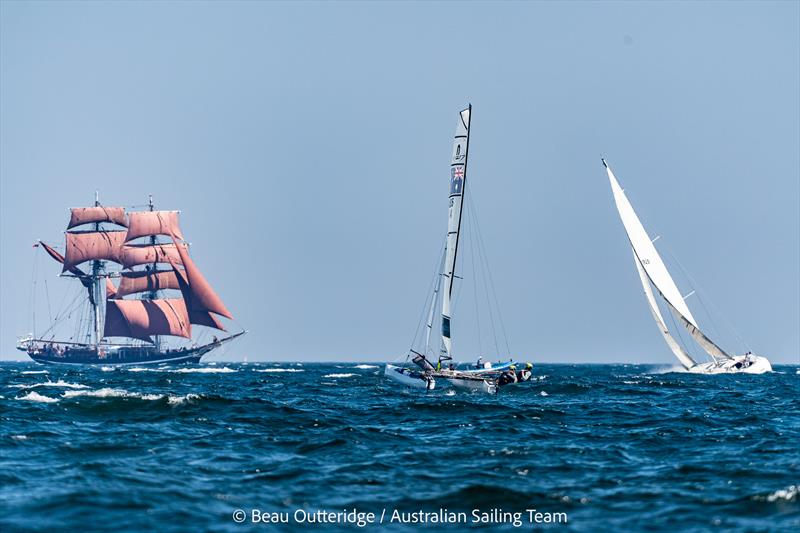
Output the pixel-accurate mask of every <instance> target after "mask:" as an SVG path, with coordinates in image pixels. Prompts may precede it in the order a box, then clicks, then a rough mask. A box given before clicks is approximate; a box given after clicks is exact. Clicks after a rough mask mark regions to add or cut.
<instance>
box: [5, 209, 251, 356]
mask: <svg viewBox="0 0 800 533" xmlns="http://www.w3.org/2000/svg"><path fill="white" fill-rule="evenodd" d="M87 228H88V229H87ZM159 236H162V237H168V238H169V241H168V242H160V239H159ZM65 237H66V247H65V252H64V254H61V253H60V252H59V251H57V250H56V249H55V247H53V246H51V245H49V244H46V243H45V242H43V241H38V243H37V244H35V245H34V246H35V247H39V248H41V249H43V250H44V251H46V252H47V254H48V255H49V256H50V257H52V258H53V259H54V260H56V261H57V262H59V263H61V264H62V266H63V268H62V273H61V276H62V278H66V279H73V280H77V281H79V282H80V283H81V285H83V287H84V288H85V291H84V292H83V294H82V295H81V296H79V297H78V301H77V302H76V303H77V306H76V307H75V308H74V309H73V310H72V311H77V312H75V313H73V312H67V313H59V314H58V315H57V316H56V319H55V320H53V323H51V324H50V326H49V327H48V328H47V330H46V331H45V332H44V334H41V335H39V336H37V335H35V334H30V335H28V336H26V337H23V338H22V339H20V340H19V342H18V343H17V348H18V349H19V350H22V351H24V352H25V353H27V354H28V356H29V357H30V358H31V359H33V360H34V361H36V362H37V363H49V364H77V365H84V364H103V365H132V364H136V365H141V364H155V363H196V362H199V361H200V359H201V358H202V357H203V356H204V355H205V354H207V353H209V352H210V351H212V350H214V349H216V348H219V347H220V346H222V345H224V344H226V343H228V342H230V341H231V340H233V339H235V338H237V337H239V336H241V335H243V334H244V333H245V332H244V331H240V332H238V333H235V334H233V335H228V336H225V337H222V338H217V336H216V335H213V336H212V338H211V339H210V340H209V341H207V342H204V343H197V342H192V343H190V344H186V343H185V342H184V343H183V344H177V345H171V344H170V343H169V342H168V341H167V339H166V338H175V339H178V338H184V339H189V340H191V339H192V325H199V326H205V327H209V328H213V329H216V330H219V331H223V332H224V331H226V329H225V326H224V325H223V324H222V322H220V320H219V318H218V317H225V318H228V319H232V318H233V315H231V313H230V311H228V309H227V307H225V304H224V303H223V302H222V300H221V299H220V297H219V296H218V295H217V293H216V292H215V291H214V289H213V288H212V287H211V284H209V283H208V281H207V280H206V278H205V277H204V276H203V274H202V273H201V272H200V269H198V268H197V266H196V265H195V263H194V261H193V260H192V259H191V257H190V256H189V249H188V248H189V246H188V243H186V242H185V241H184V240H183V234H182V233H181V229H180V226H179V224H178V211H156V210H154V208H153V201H152V198H151V199H150V202H149V204H148V209H147V210H146V211H128V212H126V210H125V209H124V208H122V207H107V206H103V205H100V202H99V201H98V199H97V197H95V204H94V206H91V207H78V208H73V209H71V217H70V221H69V224H68V226H67V231H66V233H65ZM84 263H88V264H89V267H90V268H89V270H88V271H87V270H85V267H83V266H82V265H83V264H84ZM113 264H119V265H121V266H122V269H119V270H117V269H113V268H112V267H111V265H113ZM159 265H161V268H159ZM112 279H119V285H115V284H114V283H113V281H112ZM165 291H170V292H172V295H169V296H167V295H166V294H167V293H166V292H165ZM126 296H129V297H130V298H125V297H126ZM82 302H86V303H88V313H87V312H86V308H85V305H86V304H85V303H84V304H83V305H81V303H82ZM73 314H75V315H77V316H76V318H77V321H75V322H74V323H73V334H72V336H71V337H68V338H67V339H62V340H56V339H55V338H54V336H55V335H54V333H53V331H54V328H56V327H57V326H58V325H59V324H60V323H62V322H65V321H69V319H70V317H71V316H73ZM34 325H35V323H34ZM165 337H166V338H165ZM114 339H119V340H114Z"/></svg>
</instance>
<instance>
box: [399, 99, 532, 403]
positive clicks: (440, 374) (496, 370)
mask: <svg viewBox="0 0 800 533" xmlns="http://www.w3.org/2000/svg"><path fill="white" fill-rule="evenodd" d="M471 115H472V106H469V107H468V108H467V109H464V110H463V111H461V112H460V113H459V116H458V124H457V126H456V133H455V138H454V141H453V157H452V159H451V163H450V195H449V208H448V222H447V238H446V240H445V247H444V251H443V253H442V258H441V261H440V266H439V269H438V271H437V273H436V281H435V282H434V284H433V285H434V287H433V294H432V295H431V298H430V308H429V311H428V315H427V316H428V319H427V322H426V324H425V331H426V333H425V335H426V339H425V347H424V348H421V349H420V350H414V349H413V348H412V349H411V350H410V352H409V354H408V355H407V356H406V357H405V362H404V363H403V364H399V363H398V364H387V365H386V369H385V374H386V376H387V377H389V378H390V379H392V380H394V381H397V382H399V383H403V384H405V385H409V386H412V387H418V388H425V389H428V390H431V389H433V388H435V386H436V380H437V378H440V379H443V380H445V382H447V383H450V384H452V385H454V386H456V387H459V388H465V389H474V390H483V391H486V392H490V393H494V392H497V390H498V388H500V387H503V386H505V385H510V384H516V383H520V382H523V381H528V380H529V379H530V378H531V368H532V365H531V364H530V363H528V364H527V365H525V366H524V367H522V365H520V369H519V370H518V369H517V365H516V364H515V363H514V362H513V360H508V361H506V362H502V363H500V362H498V363H496V364H492V363H490V362H485V363H484V362H483V359H482V358H478V362H477V363H471V364H468V363H460V364H455V363H453V341H452V337H451V324H452V311H453V309H452V308H453V286H454V282H455V279H456V278H457V277H459V276H456V274H455V270H456V259H457V257H458V251H459V237H460V235H461V219H462V212H463V209H464V197H465V195H466V184H467V158H468V155H469V134H470V119H471ZM439 298H441V301H442V313H441V342H440V349H439V352H438V359H437V361H436V363H433V362H432V358H434V357H436V356H437V354H431V353H430V352H431V350H430V349H431V343H430V341H431V332H432V331H433V327H434V314H435V307H436V303H437V300H438V299H439ZM410 363H413V365H414V366H412V365H411V364H410Z"/></svg>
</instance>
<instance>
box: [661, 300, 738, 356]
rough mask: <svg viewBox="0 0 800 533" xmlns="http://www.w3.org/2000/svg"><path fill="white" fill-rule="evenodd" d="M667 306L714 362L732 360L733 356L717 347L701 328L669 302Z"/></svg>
mask: <svg viewBox="0 0 800 533" xmlns="http://www.w3.org/2000/svg"><path fill="white" fill-rule="evenodd" d="M667 305H668V306H669V307H670V309H672V312H673V313H674V314H675V316H677V317H678V320H679V321H680V323H681V324H682V325H683V327H685V328H686V331H688V332H689V335H691V336H692V338H693V339H694V340H695V341H697V344H699V345H700V346H701V347H702V348H703V349H704V350H705V351H706V352H707V353H708V355H710V356H711V357H712V358H714V360H718V359H730V358H731V356H730V355H729V354H728V353H727V352H726V351H725V350H723V349H722V348H720V347H719V346H717V345H716V344H715V343H714V341H712V340H711V339H710V338H708V336H707V335H706V334H705V333H703V332H702V331H701V330H700V328H698V327H697V326H695V325H694V324H692V323H691V322H689V321H688V320H686V318H685V317H684V316H682V315H681V314H680V312H679V311H678V310H677V309H675V307H673V306H672V305H671V304H670V303H669V302H667Z"/></svg>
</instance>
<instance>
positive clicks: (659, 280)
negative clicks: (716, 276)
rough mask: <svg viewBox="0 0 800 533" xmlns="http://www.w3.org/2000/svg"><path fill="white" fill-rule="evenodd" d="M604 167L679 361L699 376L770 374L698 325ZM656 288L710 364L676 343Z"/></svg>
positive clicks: (762, 363)
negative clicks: (731, 351) (697, 358)
mask: <svg viewBox="0 0 800 533" xmlns="http://www.w3.org/2000/svg"><path fill="white" fill-rule="evenodd" d="M602 161H603V166H604V167H605V169H606V172H607V173H608V179H609V181H610V182H611V191H612V192H613V193H614V202H615V203H616V206H617V211H619V216H620V218H621V219H622V225H623V226H624V227H625V231H626V232H627V234H628V239H629V240H630V244H631V249H632V251H633V261H634V263H635V264H636V270H637V271H638V272H639V280H640V281H641V282H642V287H643V289H644V294H645V297H646V298H647V303H648V305H649V306H650V311H651V312H652V314H653V318H654V319H655V321H656V324H657V325H658V329H659V331H661V334H662V335H663V336H664V340H665V341H666V342H667V345H668V346H669V348H670V349H671V350H672V353H674V354H675V357H677V358H678V361H680V363H681V364H682V365H683V366H684V367H685V368H686V369H687V370H688V371H689V372H694V373H698V374H728V373H734V372H743V373H747V374H762V373H764V372H771V371H772V365H770V362H769V360H768V359H767V358H766V357H763V356H759V355H754V354H752V353H749V352H748V353H746V354H744V355H733V354H729V353H727V352H726V351H725V350H723V349H722V348H720V347H719V346H718V345H717V344H716V343H715V342H714V341H712V340H711V339H710V338H709V337H708V336H707V335H706V334H705V333H703V331H701V330H700V326H698V325H697V320H695V318H694V316H693V315H692V312H691V311H690V310H689V306H688V305H687V304H686V301H685V298H684V297H683V296H682V295H681V292H680V290H679V289H678V287H677V286H676V285H675V281H674V280H673V279H672V276H670V274H669V271H667V267H666V266H665V265H664V261H663V260H662V259H661V256H660V255H659V254H658V251H657V250H656V247H655V244H654V242H655V240H656V239H657V238H656V239H653V240H651V239H650V236H649V235H648V234H647V232H646V231H645V229H644V226H642V223H641V221H640V220H639V217H638V216H636V212H635V211H634V210H633V206H632V205H631V203H630V202H629V201H628V198H627V196H625V192H624V190H623V189H622V187H620V185H619V182H618V181H617V178H616V177H614V173H613V172H612V171H611V167H609V166H608V163H607V162H606V160H605V159H603V160H602ZM651 283H652V285H653V286H655V288H656V290H658V293H659V295H660V296H661V298H663V300H664V302H665V303H666V305H667V307H668V308H669V310H670V312H672V313H673V315H674V316H675V317H676V318H677V320H678V322H680V324H681V325H682V326H683V327H684V328H686V330H687V331H688V332H689V335H691V337H692V338H693V339H694V340H695V341H696V342H697V344H699V345H700V347H701V348H703V350H705V352H706V353H708V355H709V356H710V358H711V361H708V362H700V363H698V362H697V361H695V360H694V359H693V358H692V357H691V356H690V355H689V353H688V352H687V351H686V350H685V349H684V347H683V346H681V344H680V343H679V342H678V341H676V340H675V338H674V337H673V336H672V334H671V333H670V331H669V329H668V328H667V325H666V323H665V322H664V318H663V316H662V314H661V311H660V310H659V308H658V302H657V301H656V299H655V297H654V295H653V291H652V289H651V287H650V285H651Z"/></svg>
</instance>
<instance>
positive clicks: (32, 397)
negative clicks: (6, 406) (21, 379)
mask: <svg viewBox="0 0 800 533" xmlns="http://www.w3.org/2000/svg"><path fill="white" fill-rule="evenodd" d="M17 400H27V401H29V402H39V403H56V402H58V398H51V397H49V396H44V395H42V394H39V393H38V392H36V391H31V392H29V393H28V394H26V395H25V396H20V397H19V398H17Z"/></svg>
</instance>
